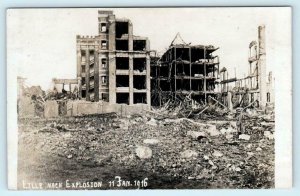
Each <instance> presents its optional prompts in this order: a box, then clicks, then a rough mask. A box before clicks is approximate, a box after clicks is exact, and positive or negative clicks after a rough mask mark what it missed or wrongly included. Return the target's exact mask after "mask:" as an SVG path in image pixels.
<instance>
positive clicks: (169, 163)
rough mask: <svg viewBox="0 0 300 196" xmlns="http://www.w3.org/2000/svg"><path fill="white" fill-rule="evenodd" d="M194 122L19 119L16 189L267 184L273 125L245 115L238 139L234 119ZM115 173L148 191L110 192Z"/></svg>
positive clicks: (104, 117) (112, 116) (141, 118)
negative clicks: (144, 150) (143, 150)
mask: <svg viewBox="0 0 300 196" xmlns="http://www.w3.org/2000/svg"><path fill="white" fill-rule="evenodd" d="M197 122H199V123H195V121H191V120H187V119H167V118H163V117H154V116H153V115H151V114H147V115H143V116H139V115H135V116H128V117H118V116H116V115H115V114H106V115H91V116H85V117H64V118H59V119H48V120H45V119H20V120H19V149H18V150H19V151H18V159H19V160H18V186H19V188H20V189H23V188H24V187H23V186H22V183H23V180H24V181H26V182H65V181H66V180H70V181H72V182H92V181H93V182H99V181H102V182H103V185H102V187H101V188H99V189H136V188H146V189H194V188H195V189H201V188H203V189H208V188H272V187H274V158H275V157H274V139H272V134H273V132H274V123H273V122H267V121H266V120H265V119H263V118H262V117H259V116H257V115H256V116H252V117H250V118H249V119H248V120H247V121H245V124H244V125H243V126H244V127H245V134H246V138H245V139H242V138H244V137H243V136H244V135H242V136H241V133H238V131H237V127H236V121H235V120H230V121H221V120H217V121H210V122H208V121H201V120H198V121H197ZM206 125H207V126H206ZM190 131H197V132H190ZM265 131H270V132H267V133H266V132H265ZM270 133H271V136H270ZM248 136H250V139H249V138H247V137H248ZM145 139H156V140H150V142H149V140H148V143H146V144H145V143H144V140H145ZM247 139H249V140H247ZM157 140H158V141H157ZM151 141H152V142H153V143H151ZM156 142H158V143H156ZM141 146H143V147H149V148H150V149H151V150H152V154H150V156H151V157H150V158H146V159H143V158H140V157H138V156H137V153H136V150H137V148H140V147H141ZM148 155H149V154H148ZM139 156H142V155H139ZM115 176H120V177H121V178H122V179H124V180H130V182H131V185H132V183H133V181H134V180H139V181H141V182H142V180H144V179H145V178H148V181H147V186H146V187H142V186H139V187H138V186H121V187H117V186H114V187H109V181H111V180H114V179H115ZM63 188H64V187H63Z"/></svg>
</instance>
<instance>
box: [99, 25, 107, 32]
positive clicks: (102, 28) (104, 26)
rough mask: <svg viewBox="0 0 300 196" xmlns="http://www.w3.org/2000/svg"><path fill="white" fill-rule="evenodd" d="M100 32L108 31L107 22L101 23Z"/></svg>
mask: <svg viewBox="0 0 300 196" xmlns="http://www.w3.org/2000/svg"><path fill="white" fill-rule="evenodd" d="M100 32H101V33H106V32H107V26H106V23H100Z"/></svg>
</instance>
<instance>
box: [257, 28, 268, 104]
mask: <svg viewBox="0 0 300 196" xmlns="http://www.w3.org/2000/svg"><path fill="white" fill-rule="evenodd" d="M258 47H259V50H258V51H259V59H258V75H259V80H258V81H259V103H260V104H259V106H260V107H261V108H264V107H265V106H266V103H267V86H266V85H267V84H266V47H265V26H259V27H258Z"/></svg>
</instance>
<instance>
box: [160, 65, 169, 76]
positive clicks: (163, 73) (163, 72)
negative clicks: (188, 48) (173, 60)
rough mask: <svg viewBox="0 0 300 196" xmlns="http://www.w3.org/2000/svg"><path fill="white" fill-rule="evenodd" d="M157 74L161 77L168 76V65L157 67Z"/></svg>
mask: <svg viewBox="0 0 300 196" xmlns="http://www.w3.org/2000/svg"><path fill="white" fill-rule="evenodd" d="M158 74H159V76H162V77H169V74H170V73H169V66H161V67H159V72H158Z"/></svg>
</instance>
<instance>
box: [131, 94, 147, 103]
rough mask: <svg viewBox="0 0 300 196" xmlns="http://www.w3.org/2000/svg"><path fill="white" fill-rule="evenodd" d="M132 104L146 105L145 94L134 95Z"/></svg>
mask: <svg viewBox="0 0 300 196" xmlns="http://www.w3.org/2000/svg"><path fill="white" fill-rule="evenodd" d="M133 103H134V104H136V103H147V98H146V93H134V94H133Z"/></svg>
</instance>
